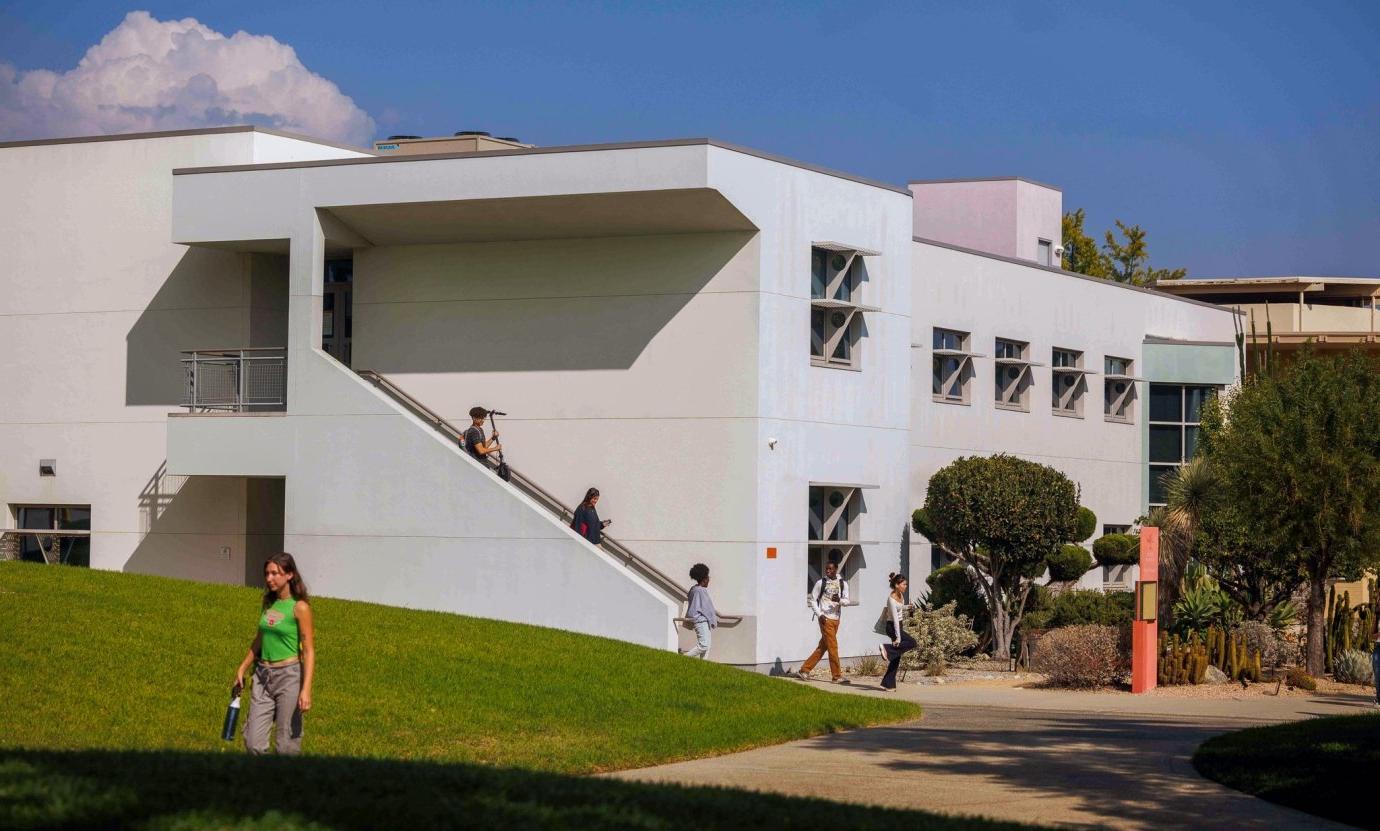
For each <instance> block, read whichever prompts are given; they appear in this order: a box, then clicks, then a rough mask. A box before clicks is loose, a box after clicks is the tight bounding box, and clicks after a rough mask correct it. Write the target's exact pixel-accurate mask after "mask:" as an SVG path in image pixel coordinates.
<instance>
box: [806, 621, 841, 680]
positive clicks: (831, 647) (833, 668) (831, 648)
mask: <svg viewBox="0 0 1380 831" xmlns="http://www.w3.org/2000/svg"><path fill="white" fill-rule="evenodd" d="M825 652H828V653H829V675H830V677H832V678H833V679H834V680H835V681H837V680H839V679H840V678H842V677H843V672H842V671H841V670H840V669H839V622H838V621H837V620H835V619H833V618H830V617H824V616H823V615H820V618H819V646H817V647H815V651H814V652H813V653H811V655H810V657H808V658H806V659H805V663H803V664H801V665H800V671H801V672H809V671H810V670H812V669H814V668H815V664H817V663H819V659H820V658H822V657H824V653H825Z"/></svg>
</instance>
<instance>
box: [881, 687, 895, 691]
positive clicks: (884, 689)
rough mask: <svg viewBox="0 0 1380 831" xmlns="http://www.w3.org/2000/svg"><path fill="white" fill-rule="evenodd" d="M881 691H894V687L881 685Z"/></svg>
mask: <svg viewBox="0 0 1380 831" xmlns="http://www.w3.org/2000/svg"><path fill="white" fill-rule="evenodd" d="M881 689H882V692H896V688H895V687H882V688H881Z"/></svg>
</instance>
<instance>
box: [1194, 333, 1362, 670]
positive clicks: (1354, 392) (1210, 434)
mask: <svg viewBox="0 0 1380 831" xmlns="http://www.w3.org/2000/svg"><path fill="white" fill-rule="evenodd" d="M1202 419H1203V426H1202V440H1201V441H1202V445H1201V452H1204V453H1206V454H1207V458H1208V460H1209V461H1210V463H1211V465H1212V469H1213V474H1214V476H1215V477H1216V478H1217V481H1218V482H1219V483H1220V486H1221V488H1222V489H1223V490H1224V491H1225V492H1226V493H1227V494H1229V495H1230V498H1231V499H1232V500H1233V506H1234V510H1235V511H1236V513H1237V515H1238V522H1240V523H1243V524H1244V525H1246V526H1247V527H1250V528H1251V529H1253V531H1254V532H1255V533H1257V534H1259V535H1260V536H1261V537H1262V538H1263V539H1266V540H1269V541H1270V543H1271V544H1272V545H1273V546H1275V547H1276V550H1277V552H1278V554H1279V556H1280V557H1282V558H1286V560H1285V563H1284V567H1285V568H1288V567H1289V566H1290V563H1289V562H1288V561H1289V560H1290V559H1291V560H1292V567H1294V568H1296V569H1298V570H1299V571H1300V572H1302V573H1303V574H1304V575H1305V576H1306V577H1307V579H1308V653H1307V654H1308V671H1309V672H1311V673H1314V674H1318V673H1321V672H1322V671H1323V632H1324V619H1323V618H1324V614H1325V607H1326V601H1327V594H1326V593H1327V581H1328V580H1329V579H1332V578H1354V577H1356V576H1358V575H1359V574H1360V573H1361V572H1362V571H1363V570H1364V569H1366V568H1375V567H1377V566H1380V511H1377V510H1376V506H1377V505H1380V371H1377V369H1376V367H1375V366H1374V364H1372V363H1371V362H1370V361H1369V360H1367V359H1366V358H1365V357H1364V356H1363V355H1361V354H1360V353H1359V352H1355V351H1353V352H1352V353H1350V354H1346V355H1333V356H1325V357H1320V356H1317V355H1314V354H1311V353H1310V352H1308V351H1305V352H1303V353H1302V354H1300V356H1299V357H1298V359H1297V361H1295V362H1294V363H1293V364H1291V365H1289V366H1286V367H1282V368H1280V369H1278V370H1276V371H1274V372H1271V373H1268V374H1267V373H1256V374H1253V375H1250V376H1247V377H1246V378H1245V379H1244V380H1243V381H1242V384H1241V386H1240V388H1238V389H1237V390H1236V391H1235V392H1234V393H1233V394H1231V395H1228V396H1219V397H1218V398H1217V399H1216V400H1215V401H1213V402H1210V403H1209V404H1208V405H1207V406H1206V407H1205V408H1204V410H1203V416H1202Z"/></svg>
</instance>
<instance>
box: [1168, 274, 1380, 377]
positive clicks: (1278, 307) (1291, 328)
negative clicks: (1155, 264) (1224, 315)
mask: <svg viewBox="0 0 1380 831" xmlns="http://www.w3.org/2000/svg"><path fill="white" fill-rule="evenodd" d="M1155 288H1157V289H1158V290H1160V291H1163V292H1168V293H1169V294H1173V295H1175V296H1177V297H1191V298H1193V299H1195V300H1203V301H1206V302H1208V303H1215V304H1217V305H1219V306H1222V307H1223V308H1228V309H1233V310H1239V311H1240V312H1241V314H1242V320H1241V323H1242V326H1243V332H1244V334H1245V340H1246V345H1247V350H1246V354H1247V363H1248V364H1249V365H1250V366H1251V367H1254V366H1255V364H1256V363H1257V362H1258V361H1260V360H1261V359H1262V356H1263V354H1264V352H1265V349H1266V344H1269V345H1270V346H1272V347H1273V349H1274V352H1275V354H1277V355H1279V356H1281V357H1282V358H1284V359H1286V360H1287V359H1288V358H1289V356H1290V355H1292V354H1294V353H1296V352H1297V351H1298V350H1299V349H1300V348H1301V347H1302V346H1304V345H1305V344H1309V345H1310V346H1311V347H1312V348H1313V349H1314V350H1316V351H1318V352H1336V351H1340V350H1345V349H1351V348H1354V347H1358V346H1359V347H1360V348H1362V349H1365V350H1367V351H1380V339H1377V337H1376V332H1377V320H1376V308H1375V307H1376V303H1377V302H1380V279H1377V278H1373V277H1306V276H1305V277H1227V278H1221V279H1210V280H1199V279H1193V280H1165V281H1161V282H1159V283H1157V284H1156V285H1155Z"/></svg>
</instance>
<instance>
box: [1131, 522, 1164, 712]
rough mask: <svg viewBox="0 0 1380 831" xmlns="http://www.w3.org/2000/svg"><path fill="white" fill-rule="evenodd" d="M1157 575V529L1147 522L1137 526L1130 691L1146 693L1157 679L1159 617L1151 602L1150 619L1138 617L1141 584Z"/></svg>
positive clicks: (1158, 538)
mask: <svg viewBox="0 0 1380 831" xmlns="http://www.w3.org/2000/svg"><path fill="white" fill-rule="evenodd" d="M1159 579H1160V529H1158V528H1155V527H1153V526H1146V527H1143V528H1141V529H1140V579H1139V580H1137V581H1136V620H1134V621H1132V623H1131V692H1132V693H1146V692H1150V691H1151V690H1153V689H1154V688H1155V685H1156V684H1157V683H1158V681H1159V672H1158V660H1159V621H1158V620H1156V619H1155V615H1156V614H1157V613H1156V612H1155V611H1154V606H1151V611H1150V619H1149V620H1141V619H1140V618H1141V614H1140V597H1141V584H1142V583H1154V584H1155V585H1156V588H1157V589H1158V587H1159Z"/></svg>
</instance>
